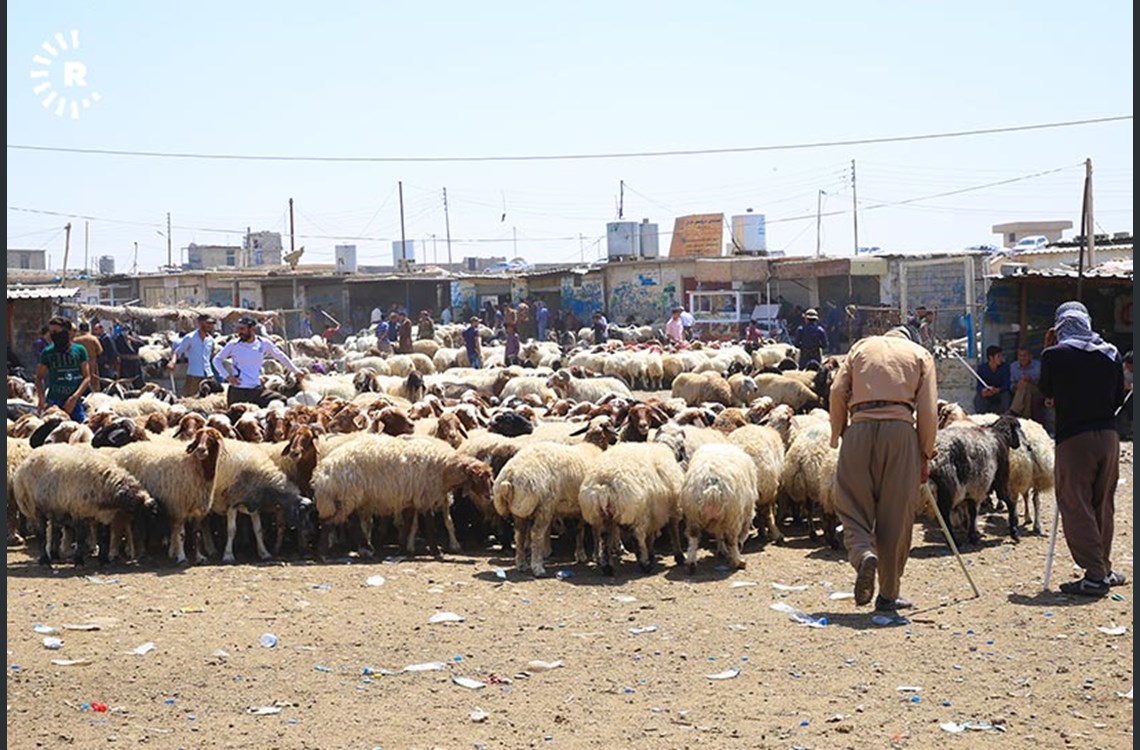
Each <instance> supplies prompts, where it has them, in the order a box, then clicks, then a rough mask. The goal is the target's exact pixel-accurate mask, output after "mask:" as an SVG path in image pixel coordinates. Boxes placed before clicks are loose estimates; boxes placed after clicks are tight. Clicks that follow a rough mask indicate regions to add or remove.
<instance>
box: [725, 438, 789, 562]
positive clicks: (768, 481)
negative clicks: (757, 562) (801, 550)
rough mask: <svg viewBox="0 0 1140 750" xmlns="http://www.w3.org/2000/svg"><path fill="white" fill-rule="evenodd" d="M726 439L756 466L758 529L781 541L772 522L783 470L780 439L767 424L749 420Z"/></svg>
mask: <svg viewBox="0 0 1140 750" xmlns="http://www.w3.org/2000/svg"><path fill="white" fill-rule="evenodd" d="M728 442H730V443H732V444H733V445H736V446H738V447H739V448H742V449H743V450H744V452H745V453H747V454H748V455H749V456H750V457H751V458H752V462H753V464H755V466H756V488H757V490H758V494H757V497H756V512H757V513H758V514H763V516H764V517H763V522H762V524H760V527H761V532H762V533H763V534H764V536H765V538H767V540H768V541H772V542H782V541H784V535H783V534H782V533H781V532H780V528H779V526H777V524H776V498H777V496H778V495H779V490H780V475H781V474H782V473H783V471H784V441H783V440H782V439H781V438H780V433H778V432H776V430H775V429H773V428H772V427H769V426H767V425H758V424H749V425H744V426H743V427H738V428H736V429H735V430H733V431H732V432H730V433H729V435H728Z"/></svg>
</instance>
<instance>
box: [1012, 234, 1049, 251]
mask: <svg viewBox="0 0 1140 750" xmlns="http://www.w3.org/2000/svg"><path fill="white" fill-rule="evenodd" d="M1048 244H1049V238H1048V237H1046V236H1045V235H1042V234H1035V235H1032V236H1030V237H1022V238H1021V239H1020V240H1018V241H1017V244H1016V245H1014V246H1013V248H1012V249H1013V252H1014V253H1015V254H1016V253H1028V252H1032V251H1033V250H1041V249H1042V248H1044V247H1046V246H1047V245H1048Z"/></svg>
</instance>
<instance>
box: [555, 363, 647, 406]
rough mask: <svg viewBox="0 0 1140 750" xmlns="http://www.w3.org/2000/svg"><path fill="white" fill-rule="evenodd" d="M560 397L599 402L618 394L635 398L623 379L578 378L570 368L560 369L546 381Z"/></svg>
mask: <svg viewBox="0 0 1140 750" xmlns="http://www.w3.org/2000/svg"><path fill="white" fill-rule="evenodd" d="M546 384H547V386H549V387H550V388H552V389H553V390H554V392H555V393H557V394H558V396H559V397H560V398H569V399H572V400H574V401H579V402H581V401H590V402H592V403H595V404H596V403H599V402H600V401H602V400H603V399H604V398H605V397H606V396H610V395H617V396H622V397H624V398H629V399H632V398H633V393H632V392H631V391H630V390H629V386H627V385H626V384H625V383H624V382H623V381H621V380H619V379H617V378H613V377H601V378H576V377H574V376H572V375H571V374H570V372H569V371H568V370H559V371H558V372H556V373H554V374H553V375H551V376H550V378H549V379H548V380H547V381H546Z"/></svg>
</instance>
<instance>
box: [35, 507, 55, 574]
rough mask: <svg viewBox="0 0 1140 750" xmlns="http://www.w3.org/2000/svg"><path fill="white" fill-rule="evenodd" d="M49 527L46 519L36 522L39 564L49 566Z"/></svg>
mask: <svg viewBox="0 0 1140 750" xmlns="http://www.w3.org/2000/svg"><path fill="white" fill-rule="evenodd" d="M51 531H52V530H51V529H50V524H48V522H47V520H46V519H45V520H42V521H40V522H39V523H37V524H36V538H37V539H39V540H40V559H39V564H40V565H46V566H47V567H49V568H50V567H51Z"/></svg>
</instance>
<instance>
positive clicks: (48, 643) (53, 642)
mask: <svg viewBox="0 0 1140 750" xmlns="http://www.w3.org/2000/svg"><path fill="white" fill-rule="evenodd" d="M44 648H47V649H51V650H52V651H59V650H60V649H61V648H63V640H62V639H60V638H52V637H51V636H48V637H47V638H44Z"/></svg>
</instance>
